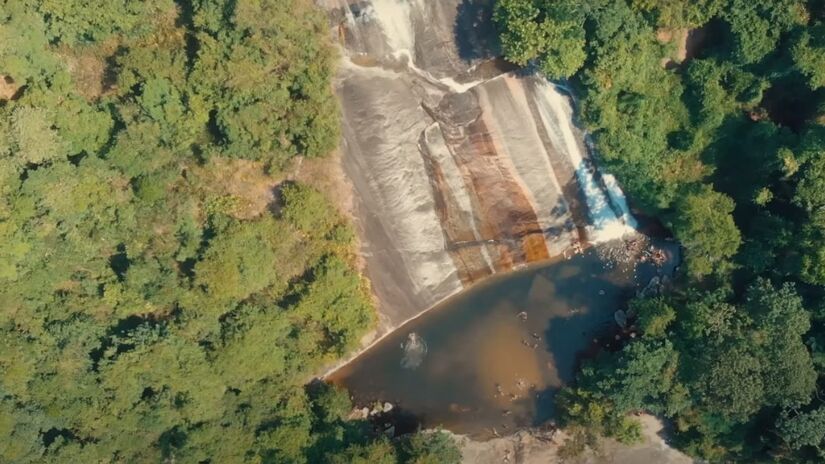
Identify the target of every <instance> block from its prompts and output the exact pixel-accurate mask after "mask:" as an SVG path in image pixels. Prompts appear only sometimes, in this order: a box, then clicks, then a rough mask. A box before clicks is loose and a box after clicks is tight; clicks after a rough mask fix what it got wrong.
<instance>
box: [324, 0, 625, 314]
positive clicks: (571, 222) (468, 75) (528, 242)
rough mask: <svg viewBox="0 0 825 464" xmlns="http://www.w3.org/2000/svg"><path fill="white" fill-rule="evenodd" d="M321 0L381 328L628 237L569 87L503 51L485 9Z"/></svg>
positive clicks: (463, 4)
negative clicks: (334, 46) (477, 285)
mask: <svg viewBox="0 0 825 464" xmlns="http://www.w3.org/2000/svg"><path fill="white" fill-rule="evenodd" d="M319 2H320V4H321V5H322V6H323V7H324V8H326V9H327V11H328V12H329V18H330V25H331V33H332V34H333V36H334V38H335V40H337V41H338V43H340V44H341V48H342V64H341V66H340V69H339V73H338V76H337V79H336V92H337V94H338V96H339V99H340V101H341V106H342V112H343V118H342V119H343V141H342V151H343V157H342V162H343V164H344V170H345V172H346V174H347V176H348V177H349V179H350V181H351V182H352V184H353V187H354V190H355V213H356V218H357V229H358V232H359V235H360V237H361V243H362V254H363V256H364V257H365V260H366V272H367V274H368V277H369V278H370V280H371V282H372V288H373V291H374V292H375V294H376V296H377V299H378V302H379V305H380V309H381V311H380V313H381V315H382V318H383V320H382V330H387V329H388V328H391V327H395V326H398V325H400V324H401V323H403V322H404V321H406V320H408V319H409V318H411V317H414V316H415V315H417V314H419V313H420V312H421V311H423V310H425V309H427V308H429V307H431V306H432V305H434V304H435V303H437V302H438V301H440V300H442V299H444V298H446V297H448V296H450V295H452V294H454V293H456V292H458V291H460V290H461V289H463V288H465V287H466V286H468V285H470V284H472V283H473V282H476V281H478V280H479V279H482V278H484V277H486V276H489V275H491V274H494V273H498V272H502V271H507V270H510V269H513V268H516V267H519V266H522V265H524V264H526V263H530V262H534V261H540V260H545V259H548V258H552V257H555V256H559V255H562V254H565V253H569V252H573V251H574V250H578V249H580V248H581V247H582V246H583V245H585V244H586V243H587V242H592V241H599V240H606V239H611V238H615V237H618V236H621V235H622V234H624V233H626V232H628V231H630V230H632V225H633V224H632V217H630V214H629V213H628V211H627V205H626V204H625V203H624V197H623V195H622V194H621V191H620V190H619V189H618V187H617V186H616V183H615V181H614V180H613V179H612V178H611V177H609V176H604V175H601V174H600V173H599V172H598V170H597V169H595V168H594V167H593V165H592V163H591V162H590V158H589V155H588V152H587V148H586V144H585V138H584V136H583V134H582V133H581V131H580V130H579V129H578V128H577V127H576V126H575V125H574V123H573V110H572V103H571V100H570V98H569V97H568V96H567V95H566V94H565V93H564V91H563V89H560V88H559V87H557V86H555V85H553V84H551V83H549V82H547V81H546V80H545V79H543V78H541V77H539V76H534V75H525V74H523V73H521V74H519V73H515V72H513V71H512V70H509V69H507V68H506V67H505V66H502V65H501V61H500V60H498V59H497V58H495V55H496V52H497V51H496V45H495V39H494V38H495V34H494V33H493V30H492V25H491V22H490V11H491V8H490V6H491V4H492V2H491V1H490V0H476V1H470V0H464V1H462V0H439V1H430V0H363V1H356V0H319Z"/></svg>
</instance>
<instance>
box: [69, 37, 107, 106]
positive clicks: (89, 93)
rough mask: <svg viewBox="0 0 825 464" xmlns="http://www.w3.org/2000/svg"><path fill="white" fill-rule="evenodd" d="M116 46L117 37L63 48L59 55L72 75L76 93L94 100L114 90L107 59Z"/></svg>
mask: <svg viewBox="0 0 825 464" xmlns="http://www.w3.org/2000/svg"><path fill="white" fill-rule="evenodd" d="M117 47H118V39H116V38H111V39H108V40H106V41H104V42H101V43H99V44H95V45H93V46H87V47H79V48H73V49H70V48H65V47H64V48H63V49H62V50H61V51H60V55H61V57H62V58H63V61H64V62H65V63H66V68H67V70H68V71H69V74H71V76H72V80H73V81H74V83H75V88H76V89H77V93H79V94H80V95H82V96H83V97H84V98H86V99H87V100H96V99H98V98H100V97H102V96H104V95H105V94H107V93H109V92H110V91H112V90H114V82H113V78H112V77H111V76H110V75H109V73H107V69H108V60H109V58H110V57H111V56H112V55H113V54H114V53H115V51H116V50H117Z"/></svg>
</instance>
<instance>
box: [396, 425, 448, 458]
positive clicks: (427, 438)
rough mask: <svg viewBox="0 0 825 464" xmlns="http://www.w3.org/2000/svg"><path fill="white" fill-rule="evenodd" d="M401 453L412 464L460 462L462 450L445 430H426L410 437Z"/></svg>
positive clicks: (403, 445)
mask: <svg viewBox="0 0 825 464" xmlns="http://www.w3.org/2000/svg"><path fill="white" fill-rule="evenodd" d="M400 455H401V457H402V459H403V460H404V462H409V463H411V464H458V463H459V462H461V452H460V451H459V450H458V448H457V447H456V445H455V443H454V442H453V440H452V438H450V436H449V435H447V434H446V433H445V432H441V431H434V432H425V433H419V434H415V435H411V436H410V437H408V438H407V439H406V440H405V442H404V443H403V444H402V446H401V451H400Z"/></svg>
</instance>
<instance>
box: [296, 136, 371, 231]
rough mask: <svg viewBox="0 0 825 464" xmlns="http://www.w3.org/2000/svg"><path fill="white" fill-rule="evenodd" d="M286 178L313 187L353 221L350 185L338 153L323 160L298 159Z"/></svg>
mask: <svg viewBox="0 0 825 464" xmlns="http://www.w3.org/2000/svg"><path fill="white" fill-rule="evenodd" d="M287 178H288V179H289V180H294V181H297V182H300V183H302V184H306V185H309V186H311V187H314V188H315V189H317V190H318V191H320V192H321V193H323V194H324V196H325V197H326V198H327V199H329V201H331V202H332V204H333V205H334V206H335V208H336V209H337V210H338V212H339V213H340V214H341V215H343V216H344V217H346V218H347V220H349V221H352V220H353V219H354V217H355V216H354V209H355V206H354V201H353V190H352V184H350V182H349V181H348V180H347V177H346V176H345V175H344V169H343V167H342V165H341V152H340V151H338V150H335V151H334V152H332V153H330V154H329V155H327V156H325V157H323V158H298V159H297V160H296V161H295V163H294V164H293V169H292V173H291V174H290V175H289V176H287Z"/></svg>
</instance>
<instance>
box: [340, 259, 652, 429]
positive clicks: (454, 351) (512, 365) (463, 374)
mask: <svg viewBox="0 0 825 464" xmlns="http://www.w3.org/2000/svg"><path fill="white" fill-rule="evenodd" d="M657 272H659V271H658V270H657V269H655V268H653V267H652V266H650V265H644V264H643V265H640V266H639V267H638V268H637V269H636V270H634V269H633V268H632V267H630V266H618V267H610V268H609V266H608V267H606V266H605V265H604V263H603V262H602V260H601V259H600V258H599V257H598V255H597V253H596V252H595V251H594V250H592V249H591V250H590V251H588V252H586V253H584V254H583V255H578V256H575V257H573V258H571V259H569V260H560V261H556V262H552V263H546V264H542V265H537V266H532V267H529V268H525V269H521V270H519V271H515V272H512V273H509V274H507V275H503V276H499V277H493V278H491V279H489V280H487V281H485V282H483V283H481V284H479V285H477V286H475V287H473V288H471V289H470V290H468V291H466V292H464V293H462V294H460V295H458V296H456V297H453V298H450V299H449V300H447V301H445V302H444V303H443V304H441V305H440V306H439V307H438V308H435V309H433V310H432V311H430V312H429V313H427V314H425V315H424V316H422V317H420V318H418V319H416V320H414V321H411V322H410V323H408V324H406V325H404V326H403V327H401V328H400V329H398V330H397V331H395V332H394V333H392V334H391V335H390V336H388V337H387V338H385V339H384V340H382V341H381V342H380V343H379V344H378V345H376V346H375V347H373V348H372V349H370V350H369V351H367V352H366V353H364V354H363V355H362V356H360V357H359V358H358V359H356V360H355V361H354V362H352V363H351V364H349V365H347V366H345V367H344V368H342V369H341V370H339V371H338V372H336V373H335V374H334V375H333V376H332V377H331V379H330V380H331V381H332V382H335V383H338V384H341V385H344V386H346V387H347V388H349V389H350V391H351V392H352V394H353V395H354V397H355V402H356V404H358V405H359V406H364V405H367V406H369V405H372V404H374V402H375V401H382V402H385V401H388V402H391V403H392V404H393V405H395V406H396V407H397V408H400V409H402V410H403V411H405V412H407V413H411V414H413V415H415V416H416V418H417V419H418V420H419V421H421V423H422V424H423V425H424V426H427V427H430V426H443V427H445V428H447V429H449V430H452V431H454V432H457V433H466V434H470V435H473V436H476V437H489V436H491V435H493V434H494V433H500V434H505V433H509V432H512V431H513V430H514V429H516V428H519V427H525V426H531V425H537V424H539V423H541V422H543V421H545V420H546V419H548V418H550V417H552V414H553V396H554V395H555V393H556V392H557V391H558V389H559V388H560V387H561V386H562V385H563V384H565V383H566V382H569V381H570V380H572V378H573V375H574V368H575V366H576V363H577V358H578V357H579V356H580V353H581V352H582V351H583V350H585V349H587V348H588V347H591V344H592V343H593V339H594V337H595V336H596V334H598V333H602V332H604V331H605V329H611V328H612V327H613V326H614V325H615V322H614V317H613V314H614V312H615V311H616V310H617V309H619V308H621V307H622V303H623V302H624V301H625V299H626V298H628V297H629V296H630V295H632V294H633V292H634V291H635V289H636V288H637V287H638V286H639V285H640V284H642V283H647V282H648V281H649V279H650V277H652V276H653V275H655V274H656V273H657ZM411 334H415V335H414V337H415V338H416V340H413V343H412V344H410V335H411ZM418 340H423V344H424V345H425V346H426V352H425V353H424V349H422V348H421V346H422V345H421V344H419V343H418ZM411 345H413V346H411ZM419 361H420V362H419Z"/></svg>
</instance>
